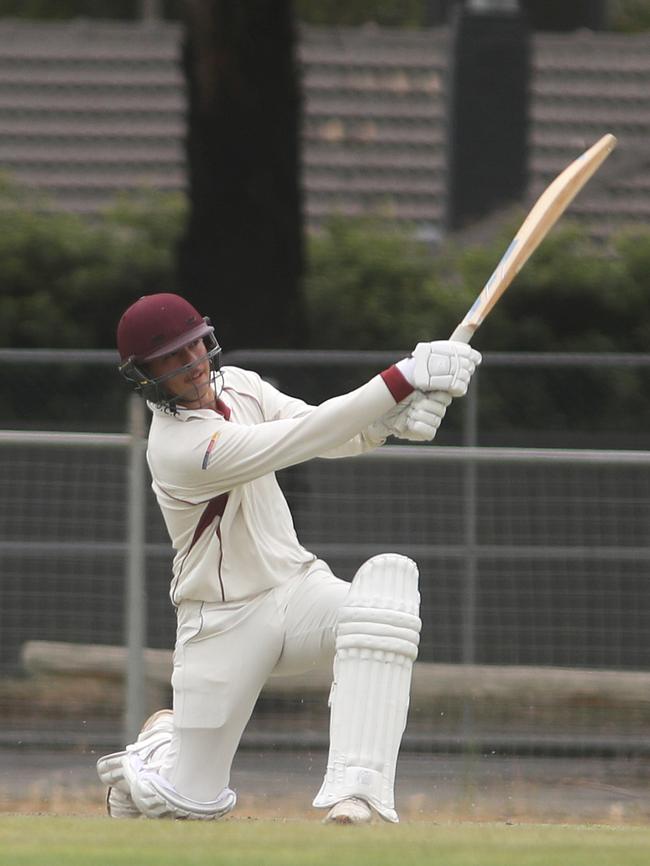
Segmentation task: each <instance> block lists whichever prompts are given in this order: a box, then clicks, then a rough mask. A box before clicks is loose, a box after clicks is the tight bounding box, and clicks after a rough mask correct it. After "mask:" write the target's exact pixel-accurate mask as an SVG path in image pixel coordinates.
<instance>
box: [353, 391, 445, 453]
mask: <svg viewBox="0 0 650 866" xmlns="http://www.w3.org/2000/svg"><path fill="white" fill-rule="evenodd" d="M450 403H451V395H450V394H448V393H447V392H446V391H434V392H430V393H428V394H423V393H422V392H421V391H413V393H412V394H410V395H409V396H408V397H406V399H404V400H402V402H401V403H397V405H395V406H394V407H393V408H392V409H391V410H390V411H389V412H386V414H385V415H382V417H381V418H379V419H378V420H377V421H375V422H374V423H373V424H371V425H370V426H369V427H368V429H367V430H366V436H367V437H368V438H369V439H370V440H371V441H372V442H373V443H376V444H379V443H381V442H383V441H384V440H385V439H387V438H388V437H389V436H395V437H396V438H397V439H408V440H409V441H411V442H431V440H432V439H433V438H434V437H435V435H436V433H437V432H438V427H440V423H441V421H442V419H443V418H444V417H445V412H446V411H447V406H449V404H450Z"/></svg>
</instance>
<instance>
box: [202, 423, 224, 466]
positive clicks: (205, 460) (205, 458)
mask: <svg viewBox="0 0 650 866" xmlns="http://www.w3.org/2000/svg"><path fill="white" fill-rule="evenodd" d="M219 436H220V434H219V433H218V432H217V433H213V434H212V436H211V437H210V441H209V442H208V447H207V448H206V449H205V454H204V455H203V463H201V469H207V468H208V462H209V460H210V454H212V452H213V450H214V446H215V445H216V444H217V439H218V438H219Z"/></svg>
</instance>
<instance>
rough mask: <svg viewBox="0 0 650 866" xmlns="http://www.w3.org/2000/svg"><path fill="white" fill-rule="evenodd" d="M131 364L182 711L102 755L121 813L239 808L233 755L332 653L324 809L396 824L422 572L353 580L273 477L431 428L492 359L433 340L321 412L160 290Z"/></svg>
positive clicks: (404, 567) (405, 568) (121, 340)
mask: <svg viewBox="0 0 650 866" xmlns="http://www.w3.org/2000/svg"><path fill="white" fill-rule="evenodd" d="M117 345H118V350H119V353H120V358H121V365H120V371H121V372H122V374H123V375H124V376H125V378H126V379H127V381H128V382H130V383H131V384H132V385H133V386H134V387H135V388H136V390H137V391H139V392H140V393H141V394H142V395H143V397H144V398H145V399H146V400H147V403H148V406H149V408H150V410H151V412H152V415H153V417H152V421H151V429H150V433H149V440H148V447H147V461H148V464H149V469H150V472H151V477H152V487H153V490H154V492H155V495H156V498H157V501H158V504H159V506H160V509H161V511H162V514H163V518H164V521H165V524H166V527H167V530H168V532H169V536H170V539H171V542H172V545H173V548H174V551H175V556H174V561H173V575H172V580H171V589H170V596H171V601H172V604H173V605H174V607H175V609H176V614H177V632H176V644H175V649H174V667H173V674H172V688H173V709H171V710H170V709H162V710H159V711H158V712H157V713H154V714H153V716H151V717H150V718H149V719H148V720H147V721H146V722H145V723H144V726H143V728H142V731H141V733H140V735H139V736H138V738H137V740H136V742H135V743H132V744H130V745H127V746H126V748H125V749H124V751H120V752H116V753H113V754H110V755H106V756H105V757H102V758H100V760H99V761H98V763H97V769H98V773H99V777H100V779H101V780H102V782H103V783H104V784H105V785H106V787H107V788H108V796H107V807H108V813H109V815H111V816H112V817H115V818H126V817H139V816H141V815H144V816H147V817H149V818H193V819H215V818H221V817H223V816H224V815H227V814H228V813H229V812H230V811H231V810H232V809H233V808H234V807H235V802H236V795H235V792H234V791H233V790H231V788H230V787H229V784H230V770H231V765H232V761H233V758H234V755H235V752H236V750H237V747H238V745H239V741H240V738H241V736H242V733H243V731H244V728H245V726H246V724H247V722H248V720H249V718H250V716H251V713H252V711H253V708H254V706H255V702H256V701H257V698H258V696H259V694H260V691H261V689H262V687H263V686H264V684H265V683H266V681H267V680H268V678H269V677H270V676H272V675H290V674H299V673H304V672H307V671H310V670H313V669H314V668H316V667H320V666H323V665H332V663H333V684H332V689H331V693H330V699H329V705H330V747H329V756H328V761H327V767H326V769H325V774H324V779H323V783H322V785H321V788H320V790H319V791H318V793H317V794H316V797H315V799H314V802H313V805H314V806H316V807H318V808H323V809H327V810H328V811H327V813H326V817H325V818H324V821H325V822H333V823H342V824H364V823H368V822H370V821H371V820H372V819H373V817H374V816H376V815H377V816H380V817H381V818H383V819H384V820H386V821H392V822H396V821H398V820H399V819H398V816H397V812H396V811H395V803H394V781H395V768H396V764H397V756H398V752H399V748H400V743H401V739H402V734H403V732H404V728H405V725H406V715H407V710H408V704H409V692H410V686H411V671H412V667H413V662H414V660H415V658H416V656H417V651H418V642H419V634H420V628H421V621H420V618H419V603H420V595H419V592H418V569H417V566H416V565H415V563H414V562H412V561H411V560H410V559H409V558H407V557H406V556H402V555H399V554H395V553H384V554H381V555H378V556H374V557H372V558H371V559H369V560H368V561H367V562H365V563H363V564H362V565H361V567H360V568H359V570H358V571H357V573H356V574H355V576H354V578H353V580H352V582H351V583H349V582H347V581H344V580H341V579H339V578H338V577H335V576H334V575H333V574H332V572H331V570H330V569H329V567H328V565H327V564H326V563H325V562H323V561H322V560H320V559H319V558H318V557H317V556H315V555H314V554H313V553H310V552H309V551H308V550H306V549H305V548H304V547H303V546H302V545H301V544H300V542H299V540H298V538H297V536H296V532H295V529H294V526H293V521H292V517H291V513H290V511H289V507H288V505H287V502H286V500H285V498H284V496H283V494H282V491H281V489H280V487H279V485H278V482H277V480H276V477H275V473H276V472H277V471H278V470H280V469H284V468H286V467H288V466H293V465H295V464H298V463H302V462H304V461H306V460H311V459H312V458H314V457H331V458H336V457H350V456H353V455H357V454H362V453H364V452H366V451H368V450H369V449H372V448H377V447H379V446H380V445H382V444H383V443H384V442H385V441H386V439H387V437H389V436H395V437H397V438H400V439H410V440H414V441H429V440H432V439H433V438H434V436H435V435H436V431H437V429H438V427H439V425H440V422H441V421H442V419H443V417H444V415H445V411H446V409H447V407H448V406H449V403H450V402H451V400H452V398H453V397H461V396H463V395H464V394H465V393H466V391H467V387H468V384H469V382H470V379H471V377H472V374H473V372H474V370H475V368H476V366H477V365H478V364H479V363H480V361H481V356H480V354H479V353H478V352H477V351H476V350H474V349H472V348H471V347H470V346H469V345H466V344H465V343H461V342H456V341H450V340H440V341H435V342H431V343H418V345H417V346H416V347H415V349H414V350H413V353H412V354H411V355H410V356H409V357H408V358H404V359H403V360H401V361H398V362H397V363H396V364H394V365H393V366H391V367H389V368H388V369H387V370H384V371H383V372H382V373H379V374H378V375H376V376H374V377H373V378H372V379H371V380H370V381H369V382H366V383H365V384H364V385H362V386H361V387H359V388H357V389H356V390H354V391H351V392H350V393H347V394H342V395H340V396H338V397H334V398H332V399H330V400H326V401H325V402H324V403H321V404H320V405H318V406H310V405H307V404H306V403H304V402H303V401H302V400H299V399H296V398H295V397H290V396H287V395H286V394H283V393H281V392H280V391H278V390H277V389H276V388H274V387H272V386H271V385H270V384H269V383H267V382H265V381H263V380H262V379H261V378H260V377H259V376H258V375H257V374H256V373H253V372H250V371H248V370H243V369H239V368H237V367H229V366H226V367H223V368H222V367H221V365H220V353H221V348H220V346H219V343H218V342H217V339H216V337H215V334H214V328H213V327H212V325H211V323H210V320H209V319H208V318H204V317H203V316H202V315H200V314H199V313H198V312H197V310H195V309H194V307H193V306H192V305H191V304H190V303H189V302H188V301H187V300H185V299H184V298H182V297H180V296H178V295H174V294H153V295H147V296H144V297H142V298H140V299H139V300H137V301H136V302H135V303H133V304H132V305H131V306H130V307H129V308H128V309H127V310H126V311H125V313H124V314H123V316H122V318H121V319H120V322H119V325H118V329H117Z"/></svg>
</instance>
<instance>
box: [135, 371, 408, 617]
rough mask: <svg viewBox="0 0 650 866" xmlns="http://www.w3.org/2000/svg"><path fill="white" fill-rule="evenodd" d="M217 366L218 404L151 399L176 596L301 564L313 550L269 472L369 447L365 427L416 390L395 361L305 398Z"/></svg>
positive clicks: (210, 597)
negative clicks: (350, 386) (321, 396)
mask: <svg viewBox="0 0 650 866" xmlns="http://www.w3.org/2000/svg"><path fill="white" fill-rule="evenodd" d="M221 372H222V375H223V387H222V390H221V392H220V394H219V400H218V403H217V406H218V408H219V411H218V412H217V411H215V410H213V409H183V408H181V407H179V408H178V411H177V412H176V414H173V413H171V412H169V411H166V410H164V409H162V408H160V407H157V406H154V405H153V404H151V403H150V404H149V408H150V409H151V410H152V412H153V419H152V423H151V429H150V432H149V440H148V445H147V462H148V464H149V469H150V472H151V476H152V488H153V490H154V493H155V495H156V498H157V500H158V504H159V506H160V509H161V511H162V514H163V518H164V521H165V524H166V527H167V531H168V533H169V536H170V539H171V542H172V545H173V548H174V551H175V555H174V562H173V577H172V581H171V589H170V596H171V599H172V603H173V604H174V605H178V604H179V603H180V602H181V601H184V600H193V601H207V602H220V601H228V602H230V601H238V600H241V599H246V598H251V597H253V596H255V595H258V594H259V593H261V592H264V591H265V590H268V589H271V588H272V587H275V586H278V585H280V584H282V583H284V582H286V581H287V580H291V579H292V578H294V577H296V576H298V575H300V574H301V573H304V572H306V571H307V570H308V569H309V567H310V566H311V564H312V563H313V562H314V561H315V559H316V556H315V555H314V554H313V553H310V552H309V551H308V550H306V549H305V548H304V547H303V546H302V545H301V544H300V542H299V541H298V538H297V535H296V531H295V528H294V524H293V519H292V517H291V513H290V511H289V506H288V504H287V502H286V500H285V497H284V494H283V493H282V490H281V488H280V485H279V484H278V482H277V479H276V477H275V472H276V471H278V470H280V469H284V468H286V467H288V466H293V465H295V464H298V463H302V462H304V461H306V460H310V459H312V458H314V457H345V456H352V455H355V454H360V453H363V452H364V451H366V450H368V449H369V448H372V447H375V446H376V445H377V444H378V443H377V442H373V441H372V440H371V439H370V438H369V437H368V436H367V434H365V433H364V432H363V431H364V430H365V428H367V427H368V426H369V425H370V424H372V422H373V421H375V420H377V419H378V418H380V417H381V416H382V415H384V414H385V413H386V412H387V411H389V410H390V409H392V408H393V406H394V405H395V403H397V402H399V401H400V400H402V399H404V397H406V396H408V394H410V393H411V391H412V390H413V389H412V387H411V386H410V385H409V384H408V382H407V381H406V379H405V378H404V377H403V376H402V374H401V372H400V371H399V370H398V369H397V368H396V367H394V366H393V367H390V368H389V369H388V370H386V371H384V372H383V373H382V374H381V375H378V376H375V377H374V378H373V379H371V380H370V381H369V382H367V383H366V384H365V385H362V386H361V387H360V388H357V389H356V390H354V391H351V392H349V393H347V394H343V395H341V396H338V397H333V398H332V399H330V400H327V401H325V402H324V403H321V404H320V405H319V406H310V405H308V404H306V403H305V402H303V401H302V400H298V399H296V398H293V397H289V396H287V395H286V394H283V393H281V392H280V391H278V390H277V389H276V388H274V387H273V386H272V385H271V384H269V383H268V382H265V381H264V380H263V379H261V378H260V376H258V375H257V374H256V373H253V372H250V371H247V370H242V369H240V368H237V367H224V368H223V369H222V371H221ZM217 384H218V380H217ZM217 391H218V389H217Z"/></svg>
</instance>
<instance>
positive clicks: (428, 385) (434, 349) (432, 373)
mask: <svg viewBox="0 0 650 866" xmlns="http://www.w3.org/2000/svg"><path fill="white" fill-rule="evenodd" d="M481 360H482V358H481V355H480V353H479V352H477V351H476V349H472V347H471V346H468V345H467V343H460V342H458V341H457V340H435V341H434V342H433V343H418V344H417V346H416V347H415V349H414V350H413V353H412V354H411V355H410V357H408V358H403V359H402V360H401V361H398V362H397V368H398V369H399V370H400V372H401V373H402V375H403V376H404V378H405V379H406V380H407V381H408V383H409V384H410V385H412V386H413V387H414V388H415V389H416V390H418V391H447V392H448V393H449V394H451V396H452V397H462V396H463V395H464V394H466V393H467V387H468V385H469V382H470V379H471V378H472V375H473V373H474V370H475V369H476V368H477V367H478V365H479V364H480V363H481Z"/></svg>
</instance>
